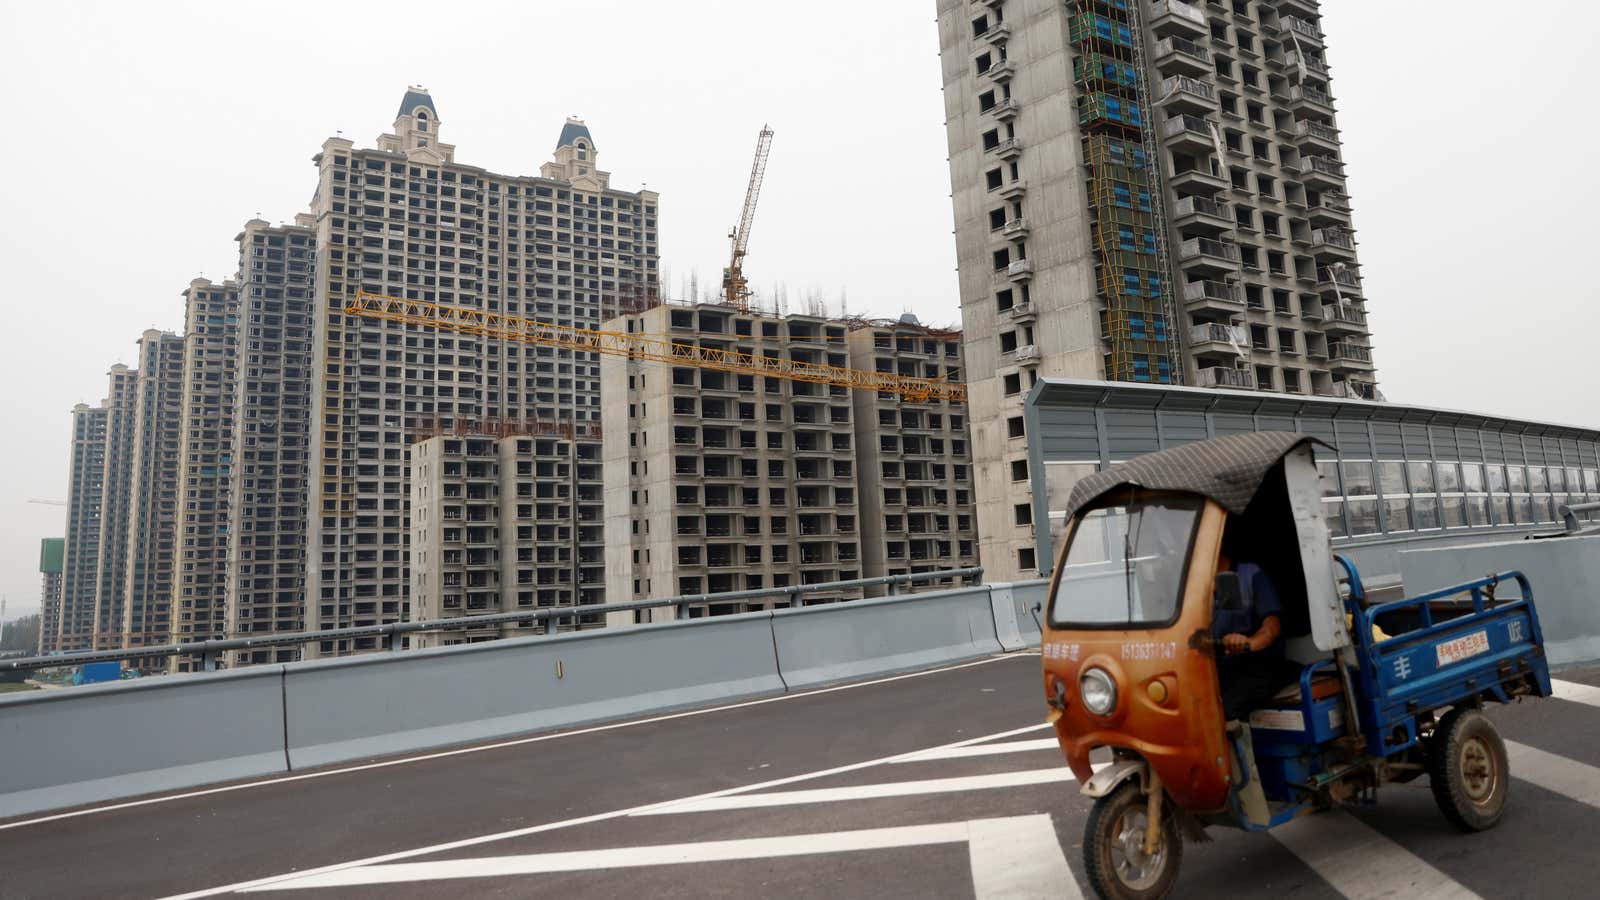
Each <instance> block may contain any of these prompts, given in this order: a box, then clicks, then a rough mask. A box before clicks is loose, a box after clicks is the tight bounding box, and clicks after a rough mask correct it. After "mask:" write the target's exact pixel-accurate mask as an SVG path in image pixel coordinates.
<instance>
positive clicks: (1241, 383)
mask: <svg viewBox="0 0 1600 900" xmlns="http://www.w3.org/2000/svg"><path fill="white" fill-rule="evenodd" d="M1195 375H1196V376H1197V381H1196V384H1198V385H1199V386H1200V387H1206V388H1234V389H1237V390H1246V391H1253V390H1255V389H1256V376H1255V373H1254V372H1251V371H1250V370H1249V369H1235V368H1233V367H1232V366H1211V367H1208V368H1204V369H1200V370H1199V371H1197V372H1196V373H1195Z"/></svg>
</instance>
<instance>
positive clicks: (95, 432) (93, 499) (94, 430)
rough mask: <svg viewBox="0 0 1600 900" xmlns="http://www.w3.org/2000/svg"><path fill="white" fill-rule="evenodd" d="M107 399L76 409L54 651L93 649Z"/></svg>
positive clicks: (73, 413)
mask: <svg viewBox="0 0 1600 900" xmlns="http://www.w3.org/2000/svg"><path fill="white" fill-rule="evenodd" d="M107 415H108V412H107V409H106V406H105V404H104V403H102V404H101V405H100V406H89V405H88V404H86V403H79V404H78V405H77V406H74V407H73V408H72V456H71V461H70V464H69V466H68V475H67V537H66V547H65V555H64V558H63V562H62V571H61V613H60V616H59V617H58V619H57V624H56V633H55V637H54V639H53V641H52V646H51V649H53V650H61V651H64V652H66V651H73V650H92V649H94V621H95V609H94V598H95V590H96V588H98V587H99V579H100V525H101V506H102V501H103V500H104V499H105V490H104V485H105V468H106V418H107Z"/></svg>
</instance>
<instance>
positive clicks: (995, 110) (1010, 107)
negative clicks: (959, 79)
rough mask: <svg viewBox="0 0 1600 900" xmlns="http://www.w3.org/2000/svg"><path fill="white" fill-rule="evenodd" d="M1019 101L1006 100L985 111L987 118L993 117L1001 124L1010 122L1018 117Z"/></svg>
mask: <svg viewBox="0 0 1600 900" xmlns="http://www.w3.org/2000/svg"><path fill="white" fill-rule="evenodd" d="M1017 111H1018V107H1017V101H1015V100H1012V99H1011V98H1009V97H1008V98H1006V99H1004V100H1001V101H1000V102H998V103H996V104H995V105H993V106H991V107H989V108H988V109H986V110H984V111H983V114H984V115H986V116H993V117H994V118H995V119H998V120H999V121H1001V122H1009V121H1011V120H1012V119H1015V118H1016V117H1017Z"/></svg>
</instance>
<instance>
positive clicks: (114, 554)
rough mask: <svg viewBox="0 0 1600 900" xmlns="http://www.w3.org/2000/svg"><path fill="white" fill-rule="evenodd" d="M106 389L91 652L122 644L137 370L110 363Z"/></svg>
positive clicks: (131, 492)
mask: <svg viewBox="0 0 1600 900" xmlns="http://www.w3.org/2000/svg"><path fill="white" fill-rule="evenodd" d="M109 381H110V384H109V385H108V386H107V388H106V401H105V407H106V431H105V460H104V466H105V468H104V471H102V472H101V475H100V485H101V497H100V549H99V551H98V552H97V553H96V554H95V559H96V561H97V567H96V579H95V580H96V584H95V593H94V638H93V646H94V649H96V650H106V649H115V648H117V647H121V646H122V643H123V640H124V639H125V635H124V634H123V631H122V620H123V614H124V610H125V609H126V606H127V594H126V592H127V589H128V582H127V575H128V571H127V570H128V557H129V553H128V542H129V537H130V525H131V524H132V523H131V516H130V514H129V511H130V509H131V508H132V499H133V491H132V488H133V462H134V460H133V439H134V434H135V433H136V432H137V431H138V427H137V421H136V419H135V409H134V407H135V403H136V400H137V397H138V393H137V387H138V381H139V373H138V371H136V370H134V369H130V368H128V367H127V366H125V365H123V364H122V363H117V364H116V365H114V366H112V367H111V371H110V373H109Z"/></svg>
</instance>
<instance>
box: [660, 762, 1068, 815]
mask: <svg viewBox="0 0 1600 900" xmlns="http://www.w3.org/2000/svg"><path fill="white" fill-rule="evenodd" d="M1074 780H1076V779H1074V777H1073V775H1072V770H1070V769H1068V768H1066V767H1064V766H1057V767H1055V768H1050V769H1029V770H1026V771H1022V772H996V773H993V774H990V775H969V776H965V777H961V778H930V779H925V780H922V781H891V782H887V783H881V784H860V785H850V786H848V787H833V788H811V789H809V790H803V791H778V792H775V793H770V794H730V795H728V796H726V797H707V798H705V799H702V800H686V801H684V802H683V803H673V804H670V805H666V806H657V807H652V808H650V809H647V810H643V811H641V812H637V813H634V815H639V816H666V815H673V814H676V813H692V812H712V811H714V810H722V809H756V808H759V807H767V806H793V805H797V804H802V803H837V802H840V801H844V800H872V799H877V798H882V797H911V796H915V795H918V794H953V793H958V792H965V791H984V790H994V789H996V788H1010V787H1026V786H1027V785H1032V784H1051V783H1053V782H1062V781H1074Z"/></svg>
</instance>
